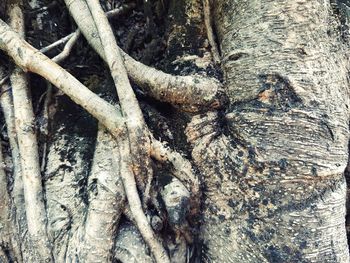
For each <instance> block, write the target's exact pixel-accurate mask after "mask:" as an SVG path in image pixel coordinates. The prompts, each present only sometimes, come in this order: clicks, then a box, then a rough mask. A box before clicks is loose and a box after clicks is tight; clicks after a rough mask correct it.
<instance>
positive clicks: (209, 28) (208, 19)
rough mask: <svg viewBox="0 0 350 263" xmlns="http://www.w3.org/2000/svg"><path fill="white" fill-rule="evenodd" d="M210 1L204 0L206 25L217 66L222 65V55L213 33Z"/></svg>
mask: <svg viewBox="0 0 350 263" xmlns="http://www.w3.org/2000/svg"><path fill="white" fill-rule="evenodd" d="M209 1H210V0H203V9H204V23H205V27H206V29H207V37H208V41H209V44H210V46H211V53H212V56H213V59H214V62H215V63H216V64H220V62H221V59H220V54H219V48H218V45H217V43H216V41H215V37H214V32H213V23H212V20H211V14H210V3H209Z"/></svg>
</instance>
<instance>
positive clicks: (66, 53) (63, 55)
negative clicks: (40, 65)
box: [52, 30, 80, 63]
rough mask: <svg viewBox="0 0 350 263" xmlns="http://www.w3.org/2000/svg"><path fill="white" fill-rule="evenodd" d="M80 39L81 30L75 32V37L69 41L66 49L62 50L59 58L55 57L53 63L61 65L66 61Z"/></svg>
mask: <svg viewBox="0 0 350 263" xmlns="http://www.w3.org/2000/svg"><path fill="white" fill-rule="evenodd" d="M79 37H80V30H77V31H75V33H74V34H73V36H72V37H71V38H70V39H69V40H68V42H67V44H66V45H65V46H64V49H63V50H62V52H61V53H59V54H58V55H57V56H55V57H53V58H52V61H54V62H56V63H60V62H62V61H63V60H64V59H66V58H67V57H68V56H69V54H70V52H71V50H72V48H73V46H74V45H75V43H76V42H77V41H78V39H79Z"/></svg>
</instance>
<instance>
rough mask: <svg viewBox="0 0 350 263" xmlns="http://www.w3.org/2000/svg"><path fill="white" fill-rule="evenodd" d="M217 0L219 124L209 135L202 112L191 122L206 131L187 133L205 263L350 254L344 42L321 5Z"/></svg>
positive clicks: (345, 258)
mask: <svg viewBox="0 0 350 263" xmlns="http://www.w3.org/2000/svg"><path fill="white" fill-rule="evenodd" d="M214 8H215V25H216V29H217V32H218V37H219V42H220V43H221V45H220V47H221V51H222V59H223V65H222V66H223V69H224V74H225V79H226V86H227V92H228V95H229V98H230V109H229V111H228V113H227V114H226V121H227V129H224V130H223V131H222V132H223V133H224V134H220V132H219V131H218V129H214V131H216V132H214V133H213V132H212V133H210V130H211V128H210V127H208V128H206V129H205V128H203V126H205V120H204V119H203V118H201V120H200V123H199V124H198V123H197V121H196V120H194V121H193V122H192V124H190V127H189V129H188V132H189V133H191V132H193V131H196V130H198V132H199V133H200V132H201V131H202V132H203V131H204V132H203V133H204V136H203V137H199V138H197V139H196V140H194V141H193V143H194V151H193V158H194V159H195V161H196V163H197V164H198V167H199V168H200V170H201V172H202V173H203V175H204V181H205V185H206V189H205V203H204V224H203V226H202V229H201V231H202V232H201V233H202V238H203V240H204V248H205V249H204V256H203V262H349V252H348V247H347V241H346V234H345V230H344V218H345V190H346V184H345V180H344V177H343V172H344V169H345V167H346V164H347V151H348V149H347V141H348V121H349V119H348V106H349V89H348V84H349V83H348V79H347V61H346V57H345V54H346V51H347V50H345V49H344V46H343V45H342V43H341V41H340V35H339V33H338V31H337V26H338V25H337V22H336V20H335V17H334V16H333V14H332V10H331V7H330V4H329V2H328V1H316V0H315V1H313V0H311V1H309V0H308V1H306V0H300V1H278V2H275V1H267V0H266V1H264V0H254V1H234V0H231V1H217V2H216V3H215V5H214ZM209 117H210V116H209ZM209 117H208V118H209ZM209 124H210V125H212V122H209ZM210 125H209V126H210ZM208 131H209V132H208ZM228 244H229V245H228Z"/></svg>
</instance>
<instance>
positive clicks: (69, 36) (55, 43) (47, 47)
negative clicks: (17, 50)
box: [40, 29, 79, 53]
mask: <svg viewBox="0 0 350 263" xmlns="http://www.w3.org/2000/svg"><path fill="white" fill-rule="evenodd" d="M78 30H79V29H77V30H76V31H75V32H73V33H70V34H69V35H68V36H65V37H64V38H61V39H60V40H57V41H56V42H54V43H52V44H50V45H48V46H46V47H43V48H42V49H40V52H41V53H46V52H49V51H50V50H52V49H54V48H55V47H57V46H59V45H62V44H64V43H66V42H67V41H69V39H71V38H72V37H73V36H74V35H75V34H76V33H77V31H78Z"/></svg>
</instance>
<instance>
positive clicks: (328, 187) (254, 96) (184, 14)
mask: <svg viewBox="0 0 350 263" xmlns="http://www.w3.org/2000/svg"><path fill="white" fill-rule="evenodd" d="M67 2H69V3H71V4H72V5H77V4H79V1H67ZM211 2H212V3H211V6H212V9H211V15H212V19H211V20H212V21H214V23H215V24H214V31H215V32H216V34H217V41H218V44H219V45H218V47H219V51H220V52H221V58H217V60H218V59H221V66H222V70H223V72H224V86H225V92H226V93H227V95H228V97H229V104H228V106H227V108H226V109H225V110H222V111H209V112H205V113H203V114H200V115H196V116H192V115H185V114H183V113H180V112H179V111H177V110H173V111H172V113H173V112H175V113H174V114H173V115H172V116H170V117H169V116H168V117H167V118H165V117H163V116H161V115H162V112H159V111H157V110H154V109H152V110H153V111H151V110H149V109H150V108H151V107H150V106H144V107H143V110H144V109H146V110H149V111H148V112H146V114H145V115H147V118H146V121H147V124H148V125H150V126H151V127H150V130H152V131H154V130H156V129H158V128H159V127H160V126H161V125H160V124H162V125H163V124H164V123H166V124H167V125H168V124H169V126H171V125H173V128H170V130H171V131H170V132H169V133H170V134H171V137H172V138H173V135H172V134H175V137H176V138H175V139H174V138H173V141H172V143H173V144H177V145H176V149H180V150H182V151H186V149H187V147H188V145H185V144H186V143H185V142H184V136H183V134H182V133H183V132H184V131H183V127H180V126H183V125H182V124H183V123H184V119H190V118H191V121H190V122H189V123H188V125H187V129H186V130H185V133H186V135H187V140H188V144H189V145H190V150H191V154H192V157H191V161H193V162H194V163H195V164H196V166H197V168H198V172H199V174H201V180H202V184H203V188H202V191H203V195H202V202H203V204H202V211H200V216H201V221H200V228H199V236H198V237H197V236H195V238H194V240H193V237H192V236H189V235H188V233H189V232H190V231H188V229H187V228H190V226H189V225H188V222H187V221H190V219H189V218H187V219H186V216H187V215H188V214H190V215H191V216H192V215H193V214H191V211H189V210H190V208H189V206H190V205H189V204H190V203H191V200H189V199H191V194H193V193H190V192H188V190H189V189H187V190H186V188H185V186H184V185H183V184H182V183H180V182H179V181H177V180H173V181H171V180H170V181H169V182H167V183H164V186H163V187H162V191H161V188H159V196H160V198H162V202H163V206H164V207H163V209H164V211H163V212H162V213H164V214H166V216H164V215H163V214H162V213H159V214H157V215H154V211H146V216H147V219H148V220H149V221H150V222H151V226H152V227H153V230H154V231H155V233H156V235H157V236H158V237H160V236H161V237H162V238H163V239H162V243H163V245H165V247H166V248H167V250H168V251H167V252H168V254H169V257H170V259H171V262H179V263H180V262H186V261H187V260H188V257H189V256H188V255H189V254H190V248H191V247H193V244H191V243H192V242H195V243H199V242H202V246H201V248H200V250H201V251H202V253H201V255H199V256H198V257H197V261H198V262H223V263H231V262H247V263H249V262H252V263H255V262H350V259H349V248H348V244H347V237H346V231H345V215H346V210H345V200H346V188H347V187H346V182H345V178H344V170H345V168H346V166H347V164H348V141H349V109H348V107H349V105H350V104H349V78H348V66H349V65H348V61H349V58H348V55H347V53H348V52H349V49H348V45H347V44H346V43H344V40H346V39H347V38H346V36H344V32H342V31H341V30H339V28H340V27H341V26H340V24H339V19H338V17H337V16H336V15H335V13H334V12H335V11H334V8H332V6H331V3H330V2H332V1H321V0H298V1H287V0H280V1H272V0H239V1H238V0H216V1H215V3H214V1H211ZM341 2H343V1H341ZM342 4H344V3H342ZM0 5H1V4H0ZM82 12H83V11H82ZM202 12H203V8H202V1H201V0H190V1H185V0H181V1H176V0H173V1H170V4H169V17H170V18H169V19H168V21H167V23H168V24H167V25H166V36H167V48H166V53H167V54H168V58H167V59H166V61H165V63H164V65H165V68H166V70H167V71H168V73H176V74H179V75H185V74H188V73H191V74H194V73H200V74H201V75H202V76H203V81H204V80H206V78H204V75H205V73H204V72H205V71H206V70H208V68H212V67H213V65H212V64H211V63H210V61H208V57H209V58H210V52H209V49H210V47H209V46H208V43H207V41H206V37H207V33H206V32H205V31H206V29H205V25H204V17H203V15H201V14H202ZM342 12H345V11H344V10H343V11H342ZM0 13H1V10H0ZM84 19H86V20H88V19H91V18H89V17H85V16H84ZM82 20H83V19H82ZM77 22H78V21H77ZM150 23H151V22H150ZM207 26H208V25H207ZM94 30H96V27H95V26H91V28H88V32H89V33H88V34H90V35H94V36H97V33H96V32H94ZM82 33H83V34H87V33H86V32H84V30H82ZM92 39H93V40H94V41H95V42H96V43H97V42H98V43H100V41H99V39H98V38H97V37H93V38H92ZM89 41H90V44H91V45H92V46H93V47H94V48H95V49H97V51H99V53H100V54H102V57H105V56H104V52H103V51H102V50H100V48H99V47H98V45H100V44H96V43H95V44H94V43H91V40H89ZM211 41H213V39H212V40H211ZM0 44H1V45H5V43H1V39H0ZM19 49H20V46H19V48H18V50H19ZM16 52H17V50H16ZM13 53H15V51H13ZM33 58H34V57H33ZM20 59H21V58H19V59H18V60H20ZM124 59H125V58H124ZM37 60H38V61H39V59H37ZM128 60H129V62H128ZM130 60H131V59H130V58H126V59H125V63H131V62H130ZM30 63H31V62H30V61H28V64H29V65H31V64H30ZM132 63H134V64H135V63H137V62H134V61H132ZM40 65H41V64H40ZM135 65H136V64H135ZM37 68H39V69H40V68H41V67H40V66H38V67H37ZM41 71H42V72H44V71H45V69H41ZM48 71H49V70H46V71H45V72H46V73H47V72H48ZM126 71H128V74H129V76H131V77H132V78H134V79H135V82H136V83H141V84H142V83H143V80H142V74H140V72H137V67H136V66H135V67H130V66H129V68H128V64H127V65H126ZM169 71H170V72H169ZM130 72H131V73H130ZM133 72H134V73H133ZM145 72H146V71H145ZM154 72H155V73H154ZM47 74H48V75H49V74H50V72H48V73H47ZM145 74H146V73H145ZM147 74H149V75H152V76H153V77H154V78H155V80H157V81H159V79H158V78H157V77H156V76H158V75H159V72H158V71H153V70H149V71H147ZM63 75H64V74H63ZM201 75H196V77H195V78H199V77H200V76H201ZM64 76H67V75H64ZM135 76H136V77H135ZM165 76H167V77H168V75H165ZM169 78H170V75H169ZM191 78H192V77H189V79H191ZM183 79H185V78H183ZM58 80H59V76H58V77H57V81H58ZM99 81H100V83H98V84H96V85H91V86H90V87H89V88H91V89H92V90H93V91H94V92H97V91H96V89H98V92H99V91H100V90H99V89H103V90H104V91H106V90H108V91H110V90H111V83H110V80H104V81H101V79H99ZM148 81H150V80H148ZM157 81H151V82H152V83H151V84H149V83H147V82H146V84H147V85H148V86H149V88H150V89H151V88H152V85H153V86H155V85H156V84H154V83H157ZM66 82H67V83H70V82H69V81H66ZM101 82H102V83H101ZM192 82H193V81H191V83H192ZM205 82H206V81H205ZM74 83H75V84H76V85H77V87H80V88H81V90H82V91H83V88H82V87H83V85H82V84H80V83H78V82H74ZM176 83H177V82H176ZM176 83H175V84H176ZM183 83H185V82H183ZM193 83H195V82H193ZM193 83H192V84H193ZM206 83H207V82H206ZM209 83H211V82H209ZM78 84H79V85H78ZM84 84H85V83H84ZM141 84H140V85H141ZM170 84H171V83H170ZM170 84H168V85H169V86H168V87H173V85H172V84H171V85H170ZM175 84H174V86H175ZM67 85H68V84H67ZM85 85H87V84H85ZM213 85H215V86H217V85H219V84H218V83H217V82H216V81H213ZM96 86H99V87H98V88H97V87H96ZM107 86H108V87H107ZM182 86H185V84H183V85H182ZM194 87H197V88H198V86H196V85H194ZM203 87H204V88H205V89H207V88H208V87H207V86H203ZM158 88H160V90H159V91H158V90H156V92H155V95H153V96H154V97H156V98H158V99H159V98H160V99H161V100H162V98H161V97H159V94H161V95H162V93H161V92H162V88H161V87H160V86H159V87H158ZM94 89H95V90H94ZM188 89H189V90H192V88H188ZM170 90H171V89H170ZM68 91H69V90H68ZM74 91H75V92H76V89H72V91H71V92H68V93H69V94H73V95H74V96H72V97H73V98H74V99H75V100H77V101H79V100H78V99H79V98H80V97H81V93H82V92H80V93H79V94H78V93H74ZM216 91H217V90H215V92H214V93H215V94H216ZM86 92H88V91H86V90H85V93H86ZM158 92H159V94H158ZM88 94H90V93H89V92H88ZM91 94H92V92H91ZM150 94H151V95H152V92H150ZM169 94H171V92H170V93H169ZM189 94H191V92H189ZM203 94H207V93H206V92H203ZM209 94H211V93H209ZM196 95H198V97H200V98H202V96H201V93H200V92H198V94H196ZM157 96H158V97H157ZM167 96H168V95H167ZM179 96H180V97H181V94H180V95H179ZM187 96H188V97H187ZM170 97H171V95H169V98H170ZM5 98H7V97H5ZM9 98H11V97H9ZM93 98H96V101H98V102H99V103H98V105H97V104H96V103H95V104H93V106H95V107H94V108H93V110H91V112H92V113H95V112H98V113H100V110H99V107H100V108H101V107H102V106H105V109H106V112H107V113H110V114H109V115H111V116H114V115H116V112H119V111H118V110H116V109H115V106H114V104H112V103H105V102H103V103H102V100H100V98H98V99H97V96H94V97H93ZM187 98H188V99H187ZM195 98H196V97H195ZM191 99H193V98H191V96H190V95H188V94H186V100H185V103H184V105H185V106H186V104H188V102H187V101H190V100H191ZM206 99H207V98H202V100H204V101H205V100H206ZM195 100H197V99H195ZM208 100H209V101H211V100H212V98H211V97H210V96H209V99H208ZM164 101H168V102H169V101H170V102H174V104H178V103H179V104H180V103H181V101H180V102H179V100H174V101H172V100H171V99H166V100H164ZM198 101H199V99H198ZM80 104H81V105H82V106H83V107H86V105H85V104H84V103H81V102H80ZM4 105H5V104H4ZM4 105H2V106H3V107H4ZM182 106H183V105H182ZM18 107H19V106H18ZM148 107H149V108H148ZM185 108H186V107H185ZM155 112H156V113H155ZM152 114H153V115H155V116H156V117H154V118H155V119H156V120H155V121H153V122H154V123H153V124H152V120H149V119H151V117H150V116H152ZM5 115H6V113H5ZM107 115H108V114H107ZM95 116H97V117H99V118H104V116H106V115H105V114H100V115H99V114H96V113H95ZM116 116H117V115H116ZM118 116H119V115H118ZM49 119H50V123H49V125H48V126H49V127H50V128H49V139H48V138H46V139H48V141H47V142H46V143H47V156H46V158H44V161H45V163H44V164H43V165H42V167H43V171H42V180H43V186H44V192H45V200H44V201H45V210H46V213H47V221H48V224H47V235H48V238H49V240H50V242H51V245H52V254H53V258H54V259H53V261H54V262H77V261H79V262H114V261H113V260H119V261H121V262H147V263H148V262H154V258H153V256H152V253H150V249H149V247H148V246H147V245H146V244H145V242H144V240H143V238H142V235H141V234H140V232H139V231H138V229H137V227H135V220H134V218H133V216H132V215H130V211H129V208H128V202H127V200H126V197H125V193H124V188H123V187H122V183H121V181H122V176H121V174H120V173H121V168H120V167H122V165H124V166H125V163H123V164H122V160H123V158H125V154H124V153H125V152H126V151H124V152H120V151H122V150H123V149H122V148H123V147H121V141H118V138H119V139H120V134H119V133H118V134H117V135H118V136H119V137H118V136H115V137H111V136H110V134H109V133H108V131H107V130H105V129H104V128H103V126H102V124H101V123H100V124H99V128H97V127H96V126H97V125H96V122H95V121H94V120H93V119H92V117H91V116H90V115H88V113H87V112H85V111H84V110H82V109H81V108H80V107H78V106H76V105H74V103H73V102H72V101H70V100H69V99H68V98H67V97H65V96H62V97H61V96H60V94H59V93H58V95H57V96H55V97H54V98H53V103H52V105H50V117H49ZM115 119H116V120H117V119H118V120H119V118H115ZM164 119H166V120H165V121H164ZM7 122H8V123H9V121H7ZM173 123H175V124H173ZM179 123H180V124H181V125H178V124H179ZM7 125H8V124H7ZM105 125H106V126H110V127H114V126H113V125H115V126H117V125H116V122H107V121H106V122H105ZM117 128H118V127H116V129H117ZM97 130H98V132H97ZM111 130H113V129H111V128H110V130H109V132H111ZM96 134H97V135H96ZM163 136H164V135H163ZM164 137H166V136H164ZM15 138H16V137H15ZM96 138H97V142H96V146H95V141H96ZM12 140H14V141H15V142H16V140H15V139H12ZM180 144H181V145H180ZM184 145H185V146H184ZM124 147H125V146H124ZM153 147H154V148H156V147H155V146H153ZM160 148H161V147H160ZM12 150H13V149H12ZM163 150H164V149H163ZM164 151H165V150H164ZM13 152H14V153H15V152H17V151H16V149H15V150H13ZM113 153H114V154H113ZM168 153H169V152H168ZM160 155H162V154H160ZM0 157H1V155H0ZM153 157H154V156H153ZM161 157H162V158H165V157H167V158H168V159H171V158H170V157H169V156H165V154H164V156H161ZM171 157H172V158H173V159H174V160H173V162H174V163H176V161H179V160H180V162H179V163H181V164H183V163H184V162H182V159H181V158H180V155H176V154H173V155H171ZM4 158H6V156H5V157H4ZM0 159H1V158H0ZM159 159H161V158H159ZM0 161H1V160H0ZM17 161H18V160H17ZM168 161H169V160H168ZM185 164H186V167H184V168H183V170H191V165H190V163H185ZM140 165H142V163H140ZM187 166H188V167H187ZM159 167H160V165H159V164H158V163H157V165H155V168H156V169H155V170H157V169H158V168H159ZM0 168H1V169H0V188H1V190H0V208H1V209H0V263H1V262H12V261H11V260H13V258H14V257H15V256H14V255H20V256H21V257H23V259H22V258H20V256H17V261H18V262H34V261H35V260H34V259H33V255H32V254H33V253H34V252H32V251H31V249H30V247H31V244H29V243H30V241H29V238H28V237H26V236H25V232H26V229H27V224H26V220H27V218H26V215H25V213H24V212H23V211H22V213H21V214H19V216H20V218H17V219H16V222H15V224H14V225H11V226H7V227H6V228H4V227H3V226H4V225H5V224H4V223H6V224H9V225H10V223H9V222H8V221H9V220H8V218H11V216H12V217H14V215H13V212H12V210H13V207H14V206H16V205H18V202H20V200H22V201H23V197H22V196H19V197H18V196H12V199H11V198H10V197H11V195H13V193H12V192H11V191H9V190H8V189H7V188H8V187H7V185H6V182H7V181H8V178H9V177H11V174H10V173H9V172H7V174H5V170H3V169H2V167H0ZM127 168H128V167H124V170H125V169H127ZM24 169H25V168H24ZM162 169H164V167H162ZM165 172H169V170H167V169H165ZM173 172H174V171H173ZM178 172H181V171H178ZM191 172H192V171H191ZM13 173H16V171H15V172H13ZM162 173H164V171H163V170H161V171H155V179H154V181H156V180H159V179H158V177H160V175H159V174H162ZM184 173H185V174H186V172H184ZM189 174H190V175H192V174H191V173H189ZM161 176H162V175H161ZM190 179H191V180H192V181H193V178H190ZM190 179H189V181H191V180H190ZM194 179H196V178H194ZM166 180H167V179H166ZM159 181H160V180H159ZM159 181H157V183H159ZM18 187H21V185H20V186H18ZM20 193H21V192H20ZM151 197H153V196H151ZM179 200H180V201H179ZM12 203H14V205H13V204H12ZM11 205H12V207H11ZM7 208H11V209H12V210H11V209H7ZM23 209H24V208H23V207H22V209H21V210H23ZM153 209H154V210H156V209H158V207H157V208H153ZM21 210H19V211H21ZM197 212H198V211H197ZM192 213H193V211H192ZM167 217H168V218H167ZM164 218H166V219H164ZM164 225H166V226H164ZM164 227H168V229H167V230H168V231H169V232H166V231H165V229H164ZM16 228H18V229H19V231H18V233H19V234H20V235H24V238H25V240H26V241H25V242H23V243H22V244H17V243H16V241H17V239H18V238H17V236H15V232H16ZM162 231H163V232H162ZM12 232H13V233H14V236H15V237H13V238H11V235H12V234H13V233H12ZM22 232H24V234H23V233H22ZM18 233H17V234H18ZM160 233H162V235H161V234H160ZM11 242H13V244H11ZM11 246H12V247H13V248H12V249H11ZM28 247H29V249H28ZM11 250H13V251H11ZM17 250H21V252H20V253H19V252H18V251H17ZM9 251H10V253H9Z"/></svg>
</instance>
